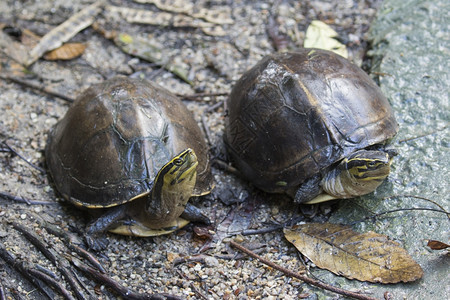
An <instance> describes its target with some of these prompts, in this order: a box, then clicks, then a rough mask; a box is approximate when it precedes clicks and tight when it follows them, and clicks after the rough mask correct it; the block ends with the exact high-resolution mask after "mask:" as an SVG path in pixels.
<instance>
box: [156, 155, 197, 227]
mask: <svg viewBox="0 0 450 300" xmlns="http://www.w3.org/2000/svg"><path fill="white" fill-rule="evenodd" d="M197 165H198V161H197V156H196V155H195V152H194V150H192V149H190V148H188V149H186V150H183V151H182V152H181V153H180V154H178V155H175V156H174V157H173V158H172V159H171V160H170V161H169V162H168V163H166V164H165V165H164V166H163V167H162V168H161V170H160V171H159V172H158V175H157V176H156V178H155V182H154V185H153V189H152V192H151V197H150V198H149V200H148V202H147V214H149V217H151V218H152V219H154V220H155V221H156V220H159V221H160V222H163V223H164V222H166V221H167V222H169V221H173V220H174V219H175V218H177V217H179V216H180V215H181V213H183V211H184V208H185V206H186V203H187V202H188V200H189V198H190V197H191V196H192V192H193V190H194V187H195V183H196V179H197Z"/></svg>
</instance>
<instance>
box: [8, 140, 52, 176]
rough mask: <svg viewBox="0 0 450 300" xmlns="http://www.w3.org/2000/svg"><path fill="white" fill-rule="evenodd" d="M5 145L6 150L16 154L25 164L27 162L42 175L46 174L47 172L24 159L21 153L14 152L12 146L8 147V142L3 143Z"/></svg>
mask: <svg viewBox="0 0 450 300" xmlns="http://www.w3.org/2000/svg"><path fill="white" fill-rule="evenodd" d="M2 144H3V145H5V146H6V148H8V149H9V150H10V151H11V152H12V153H14V154H15V155H17V156H18V157H20V158H21V159H22V160H23V161H24V162H26V163H27V164H28V165H30V166H31V167H32V168H34V169H36V170H38V171H39V172H41V173H42V174H45V170H44V169H42V168H40V167H38V166H36V165H34V164H32V163H31V162H30V161H28V160H27V159H26V158H25V157H23V156H22V155H21V154H20V153H19V152H17V151H16V150H14V149H13V148H12V147H11V146H10V145H8V144H7V143H6V141H3V142H2Z"/></svg>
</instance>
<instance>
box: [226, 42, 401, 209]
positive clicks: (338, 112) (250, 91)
mask: <svg viewBox="0 0 450 300" xmlns="http://www.w3.org/2000/svg"><path fill="white" fill-rule="evenodd" d="M226 104H227V110H228V113H227V117H226V119H225V128H226V129H225V135H224V138H225V144H226V146H227V148H228V152H229V153H230V156H231V158H232V159H233V161H234V163H235V164H236V165H237V167H238V168H239V169H240V171H241V172H242V173H243V175H244V176H245V177H246V178H248V179H249V180H250V181H251V182H252V183H253V184H254V185H255V186H257V187H259V188H260V189H262V190H264V191H266V192H271V193H287V194H289V195H291V196H292V197H293V198H294V200H295V201H296V202H298V203H318V202H323V201H327V200H332V199H343V198H352V197H356V196H360V195H364V194H367V193H370V192H373V191H374V190H375V189H376V188H377V187H378V186H379V185H380V184H381V183H382V182H383V180H384V179H385V178H386V177H387V176H388V174H389V172H390V164H391V160H392V157H393V156H394V155H395V151H393V150H389V149H388V148H386V147H385V144H386V142H387V141H389V140H390V139H391V138H392V137H393V136H394V135H395V134H396V133H397V131H398V125H397V122H396V120H395V117H394V113H393V111H392V108H391V106H390V105H389V102H388V100H387V99H386V97H384V96H383V94H382V92H381V90H380V88H379V87H378V86H377V85H376V84H375V83H374V82H373V80H372V79H371V78H370V77H369V76H368V75H367V74H366V73H365V72H364V71H363V70H361V69H360V68H359V67H357V66H355V65H353V64H352V63H350V62H349V61H348V60H346V59H345V58H343V57H341V56H339V55H337V54H334V53H333V52H330V51H325V50H319V49H302V50H300V51H298V52H291V53H277V54H274V55H269V56H267V57H265V58H263V59H262V60H261V61H260V62H259V63H258V64H257V65H255V66H254V67H253V68H252V69H250V70H249V71H247V72H246V73H245V74H244V75H243V76H242V77H241V79H239V80H238V82H237V83H236V84H235V86H234V87H233V90H232V91H231V94H230V96H229V98H228V100H227V103H226Z"/></svg>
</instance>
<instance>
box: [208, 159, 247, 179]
mask: <svg viewBox="0 0 450 300" xmlns="http://www.w3.org/2000/svg"><path fill="white" fill-rule="evenodd" d="M211 164H212V165H214V164H215V165H217V166H219V167H221V168H222V169H224V170H225V171H227V172H229V173H231V174H233V175H235V176H238V177H239V178H242V174H241V172H239V170H238V169H236V168H235V167H233V166H232V165H230V164H227V163H226V162H224V161H223V160H221V159H218V158H216V159H214V160H213V161H212V163H211Z"/></svg>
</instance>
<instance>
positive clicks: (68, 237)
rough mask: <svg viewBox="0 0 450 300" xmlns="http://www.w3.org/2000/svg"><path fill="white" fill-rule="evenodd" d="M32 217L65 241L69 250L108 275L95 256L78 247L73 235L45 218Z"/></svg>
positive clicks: (34, 215)
mask: <svg viewBox="0 0 450 300" xmlns="http://www.w3.org/2000/svg"><path fill="white" fill-rule="evenodd" d="M32 216H33V217H34V218H35V219H36V221H37V222H38V223H39V225H41V226H42V227H44V228H45V230H47V231H48V232H49V233H51V234H53V235H56V236H57V237H59V238H60V239H62V240H64V242H65V245H66V246H67V247H68V248H69V250H71V251H73V252H75V253H77V254H78V255H80V256H81V257H83V258H84V259H86V260H87V261H89V262H90V263H91V264H92V265H93V266H94V267H96V268H97V269H98V270H99V271H100V272H102V273H106V270H105V268H103V266H102V264H101V263H100V262H99V261H98V259H97V258H95V256H94V255H93V254H92V253H90V252H88V251H86V250H84V249H83V248H81V247H79V246H77V245H76V238H75V237H74V236H73V235H72V234H70V233H67V232H65V231H64V230H61V229H59V228H58V227H56V226H54V225H53V224H50V223H49V222H47V221H45V220H44V219H43V218H41V217H40V216H38V215H36V214H32Z"/></svg>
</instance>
